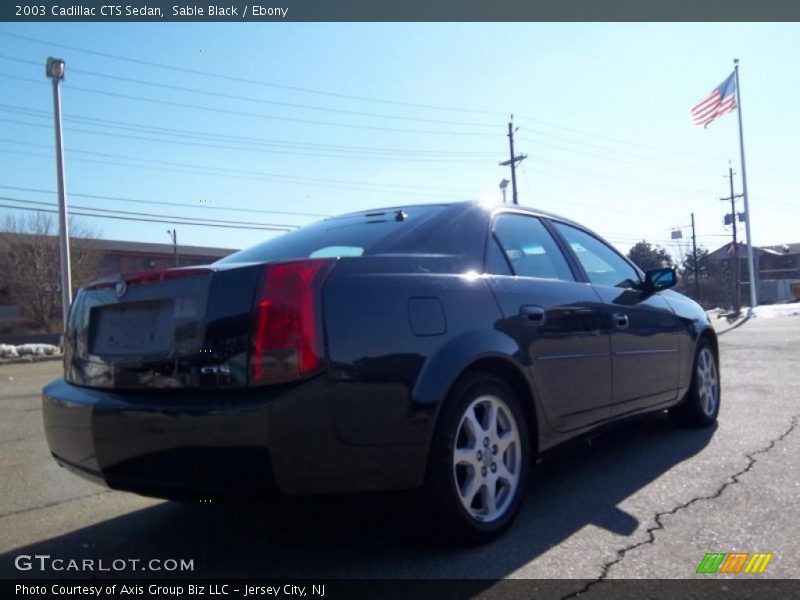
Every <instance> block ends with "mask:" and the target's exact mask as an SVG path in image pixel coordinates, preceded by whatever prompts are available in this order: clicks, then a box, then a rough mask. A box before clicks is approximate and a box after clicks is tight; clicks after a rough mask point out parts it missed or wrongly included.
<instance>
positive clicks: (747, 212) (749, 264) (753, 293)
mask: <svg viewBox="0 0 800 600" xmlns="http://www.w3.org/2000/svg"><path fill="white" fill-rule="evenodd" d="M733 64H734V65H735V67H734V71H735V73H736V113H737V114H738V115H739V154H740V156H741V161H742V198H743V199H744V214H745V216H746V219H745V221H744V227H745V233H746V234H747V267H748V270H749V273H750V309H749V310H748V311H747V316H748V317H752V316H753V310H754V309H755V307H756V305H757V302H758V301H757V297H756V275H755V266H754V264H753V237H752V235H751V234H750V205H749V202H748V196H747V169H746V168H745V165H744V134H743V133H742V96H741V93H740V92H739V59H738V58H734V59H733ZM733 218H734V219H735V218H736V215H733Z"/></svg>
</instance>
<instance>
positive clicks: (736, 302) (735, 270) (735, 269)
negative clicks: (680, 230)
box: [720, 167, 742, 314]
mask: <svg viewBox="0 0 800 600" xmlns="http://www.w3.org/2000/svg"><path fill="white" fill-rule="evenodd" d="M733 175H734V172H733V167H728V179H730V183H731V195H730V197H729V198H720V200H722V201H723V202H727V201H728V200H730V202H731V214H730V218H731V226H732V227H733V253H732V256H731V265H732V266H731V274H732V276H733V277H732V279H733V311H734V312H735V313H737V314H738V313H739V311H740V310H741V300H740V292H739V274H740V266H741V265H740V264H739V242H738V240H737V237H736V198H741V197H742V195H741V194H734V193H733ZM726 220H727V219H726ZM733 265H735V266H733Z"/></svg>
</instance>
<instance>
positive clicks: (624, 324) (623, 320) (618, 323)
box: [611, 312, 630, 329]
mask: <svg viewBox="0 0 800 600" xmlns="http://www.w3.org/2000/svg"><path fill="white" fill-rule="evenodd" d="M611 318H612V319H613V321H614V327H615V328H616V329H627V328H628V324H629V323H630V319H628V315H626V314H625V313H619V312H618V313H614V314H613V315H612V317H611Z"/></svg>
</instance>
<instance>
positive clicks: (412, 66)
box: [0, 23, 800, 252]
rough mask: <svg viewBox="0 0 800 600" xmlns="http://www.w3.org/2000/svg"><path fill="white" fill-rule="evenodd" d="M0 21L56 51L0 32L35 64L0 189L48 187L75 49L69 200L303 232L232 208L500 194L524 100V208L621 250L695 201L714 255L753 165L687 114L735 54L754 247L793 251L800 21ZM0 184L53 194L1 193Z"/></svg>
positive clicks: (112, 230)
mask: <svg viewBox="0 0 800 600" xmlns="http://www.w3.org/2000/svg"><path fill="white" fill-rule="evenodd" d="M0 31H3V32H9V33H13V34H18V35H23V36H28V37H31V38H36V39H40V40H45V41H46V42H47V43H46V44H42V43H34V42H31V41H24V40H21V39H16V38H13V37H8V36H4V35H0V55H3V56H6V57H12V58H16V59H21V60H22V61H33V63H34V64H28V63H27V62H18V61H9V60H7V59H2V58H0V74H1V75H2V76H0V82H1V83H0V104H2V106H0V119H2V120H0V139H2V141H0V150H2V152H0V185H3V186H19V187H27V188H34V189H44V190H54V189H55V164H54V160H53V152H54V151H53V134H52V128H51V124H52V102H51V94H50V89H49V87H48V84H47V83H46V80H45V77H44V62H45V58H46V57H47V56H48V55H54V56H59V57H62V58H64V59H65V60H66V61H67V79H66V81H65V82H64V85H63V112H64V116H65V119H66V120H65V127H66V129H65V132H64V134H65V144H66V148H67V153H66V156H67V184H68V191H69V192H74V193H77V194H94V195H99V196H117V197H125V198H133V199H143V200H152V201H166V202H176V203H182V204H186V205H187V206H180V207H172V206H160V205H146V204H136V203H131V202H123V201H120V200H110V199H99V198H86V197H79V196H77V195H76V196H71V197H70V202H71V204H73V205H80V206H94V207H99V208H107V209H114V210H121V211H138V212H144V213H152V214H157V213H160V214H166V215H182V216H192V217H204V218H213V219H222V220H234V221H258V222H264V223H279V224H282V223H288V224H297V225H301V224H305V223H308V222H310V221H311V220H313V217H304V216H298V215H280V214H264V213H248V212H236V211H229V210H227V209H228V208H230V207H237V208H250V209H258V210H275V211H291V212H304V213H323V214H334V213H339V212H344V211H351V210H357V209H366V208H370V207H378V206H386V205H394V204H404V203H421V202H431V201H438V200H445V201H446V200H454V199H474V198H497V199H499V198H500V191H499V189H498V183H499V181H500V180H501V179H502V178H503V177H509V173H508V170H507V169H505V168H503V167H500V166H498V164H497V163H498V162H499V161H501V160H504V159H506V158H507V157H508V147H507V138H506V136H505V133H506V123H507V116H508V113H510V112H513V113H514V114H515V121H516V124H517V125H518V126H519V131H518V133H517V135H518V141H517V147H518V150H519V151H520V152H524V153H526V154H528V159H527V160H526V161H524V162H523V163H522V167H521V169H520V170H519V178H518V183H519V189H520V193H521V202H522V203H524V204H529V205H532V206H536V207H539V208H542V209H545V210H550V211H553V212H557V213H560V214H563V215H566V216H568V217H571V218H573V219H575V220H578V221H580V222H582V223H584V224H586V225H588V226H590V227H592V228H594V229H595V230H596V231H598V232H599V233H601V234H602V235H604V236H606V237H607V238H608V239H610V240H612V241H613V242H614V243H615V244H616V245H617V246H619V247H621V248H622V249H627V248H628V247H629V246H630V245H631V244H632V243H633V242H634V241H636V240H638V239H642V238H645V239H647V240H649V241H652V242H655V243H660V244H662V245H669V244H670V240H669V238H670V235H669V232H670V228H672V227H675V226H686V225H688V223H689V215H690V213H691V212H692V211H693V212H694V213H695V218H696V221H697V227H698V233H699V236H700V243H701V245H703V246H705V247H708V248H716V247H717V246H719V245H721V244H722V243H724V242H725V241H726V239H727V238H726V237H724V236H726V235H727V234H728V231H727V229H726V228H724V227H723V225H722V216H723V213H724V212H725V210H726V209H727V208H728V206H727V205H725V204H724V203H722V202H720V201H719V198H720V197H723V196H726V195H728V180H727V178H726V175H727V169H728V160H729V159H731V160H732V164H733V167H734V169H735V170H736V171H737V172H739V171H741V168H740V164H739V146H738V137H737V136H738V130H737V123H736V113H730V114H728V115H726V116H724V117H722V118H721V119H720V120H719V121H716V122H714V123H712V124H711V126H710V127H709V128H708V129H707V130H703V129H702V128H697V127H694V126H692V125H691V124H690V121H689V109H690V107H691V106H692V105H693V104H694V103H695V102H697V101H698V100H700V99H701V98H702V97H703V96H705V95H706V94H708V93H709V91H710V90H711V89H712V88H713V87H715V86H716V85H717V84H719V83H720V82H721V81H722V80H723V79H724V78H725V77H726V76H727V75H728V74H729V73H730V72H731V70H732V59H733V58H734V57H738V58H739V59H740V60H741V77H742V102H743V110H744V113H743V116H744V127H745V142H746V150H747V161H748V162H747V167H748V180H749V192H750V201H751V208H752V223H753V233H754V242H755V244H757V245H762V244H777V243H785V242H798V241H800V232H798V224H800V218H799V217H800V210H799V209H798V207H799V206H800V200H798V197H797V193H796V190H797V187H798V185H797V179H796V172H795V171H796V167H795V164H794V163H795V162H796V160H797V157H798V149H799V146H800V143H799V142H798V140H800V125H799V124H798V123H800V121H799V119H798V114H799V113H798V108H797V107H798V106H800V81H799V80H798V78H797V77H796V76H795V72H796V65H797V64H798V59H799V58H800V56H799V55H800V52H799V51H800V26H798V25H797V24H702V23H701V24H686V25H682V24H680V25H679V24H658V23H656V24H600V23H597V24H446V23H439V24H437V23H434V24H371V23H369V24H368V23H364V24H359V23H356V24H337V23H330V24H303V23H294V24H291V23H290V24H221V23H220V24H188V23H181V24H152V25H149V24H103V25H97V24H9V23H5V24H0ZM60 44H61V45H60ZM63 45H69V46H74V47H76V48H80V49H84V50H90V51H93V52H99V53H109V54H113V55H118V56H122V57H129V58H136V59H140V60H143V61H151V62H157V63H163V64H167V65H171V66H175V67H181V68H185V69H194V70H198V71H204V72H208V73H216V74H223V75H227V76H229V77H233V78H244V79H248V80H254V81H258V82H264V83H270V84H278V85H279V86H289V87H296V88H308V89H311V90H318V91H321V92H325V93H324V94H320V93H309V92H306V91H298V90H293V89H286V88H282V87H276V86H267V85H259V84H257V83H248V82H244V81H234V80H230V79H227V80H226V79H221V78H215V77H209V76H205V75H198V74H192V73H189V72H186V71H179V70H167V69H162V68H156V67H153V66H147V65H143V64H137V63H133V62H126V61H120V60H115V59H112V58H109V57H105V56H101V55H98V54H92V53H86V52H80V51H78V50H77V49H75V48H73V49H69V48H66V47H64V46H63ZM80 71H85V72H80ZM87 72H92V73H96V74H98V75H99V76H98V75H92V74H89V73H87ZM8 75H13V76H15V77H22V78H27V79H33V80H34V82H27V81H23V80H20V79H14V78H9V77H8ZM104 75H106V76H109V75H113V76H117V77H126V78H132V79H137V80H142V81H147V82H152V83H158V84H166V85H171V86H178V87H183V88H191V89H193V90H201V91H204V92H210V93H212V94H201V93H197V92H193V91H187V90H176V89H171V88H167V87H158V86H152V85H144V84H142V83H134V82H129V81H120V80H115V79H111V78H108V77H106V76H104ZM78 88H84V89H83V90H82V89H78ZM87 89H88V90H95V91H94V92H90V91H85V90H87ZM98 92H106V94H101V93H98ZM109 93H110V94H116V95H110V94H109ZM214 94H217V95H214ZM335 94H341V95H345V96H359V97H365V98H371V99H381V100H386V101H390V102H375V101H369V100H365V99H354V98H345V97H340V96H336V95H335ZM226 95H227V96H237V97H236V98H231V97H225V96H226ZM130 96H137V97H140V99H133V98H130ZM141 98H149V99H152V100H158V101H160V103H159V102H149V101H145V100H143V99H141ZM248 98H249V99H248ZM164 102H167V103H180V104H187V105H196V106H203V107H206V108H208V109H212V110H202V109H198V108H190V107H186V106H183V107H179V106H173V105H170V104H164ZM280 103H287V104H295V105H304V106H302V107H301V106H286V105H282V104H280ZM395 103H411V104H424V105H435V106H438V107H449V108H448V109H442V108H423V107H415V106H407V105H404V104H395ZM9 106H10V107H12V109H11V110H9V109H8V107H9ZM13 107H24V108H27V109H29V110H32V111H34V112H29V111H22V112H20V111H19V110H17V109H14V108H13ZM453 109H459V110H453ZM225 111H228V112H225ZM337 111H350V112H337ZM470 111H474V112H470ZM351 112H354V113H358V114H350V113H351ZM240 113H251V114H250V115H246V114H240ZM367 113H371V114H367ZM376 114H377V115H378V116H374V115H376ZM269 117H274V118H269ZM87 119H89V120H88V121H87ZM91 119H98V120H107V121H112V122H116V123H118V124H120V125H122V126H124V127H125V128H126V129H112V128H110V127H108V126H107V124H104V123H103V122H102V121H91ZM286 119H290V120H286ZM291 119H295V120H294V121H293V120H291ZM306 121H318V122H317V123H309V122H306ZM319 122H324V124H323V123H319ZM22 123H25V124H22ZM342 125H345V126H342ZM157 128H172V129H174V130H180V131H179V132H178V136H176V135H174V132H173V133H172V134H167V133H165V132H164V130H163V129H157ZM395 130H399V131H395ZM117 133H119V134H124V135H127V136H132V137H118V136H116V135H114V134H117ZM109 134H110V135H109ZM198 134H202V136H200V137H198ZM205 134H211V137H210V138H209V137H207V136H205ZM220 136H232V137H231V138H223V137H220ZM134 138H137V139H134ZM159 140H160V141H159ZM14 142H24V143H25V144H31V145H20V144H19V143H14ZM175 142H179V143H175ZM268 144H269V145H268ZM220 146H223V147H220ZM326 146H332V147H326ZM372 148H376V149H378V150H371V149H372ZM23 153H33V154H37V155H43V156H31V155H29V154H23ZM92 153H96V154H92ZM104 155H114V156H104ZM87 159H88V160H89V161H95V162H86V161H87ZM170 163H171V164H170ZM175 163H181V164H183V165H192V166H189V167H187V166H179V165H176V164H175ZM151 167H155V168H151ZM736 191H737V193H738V192H740V191H741V180H740V179H739V176H738V175H737V176H736ZM0 195H2V196H8V197H15V198H21V199H27V200H36V201H52V202H55V196H53V195H47V194H42V193H38V192H30V191H19V190H13V189H8V188H0ZM0 203H5V204H8V202H7V201H6V202H0ZM29 206H31V205H29ZM8 210H9V209H5V208H0V212H2V211H8ZM76 210H77V209H76ZM739 210H742V208H741V204H740V207H739ZM84 221H85V222H87V223H91V224H93V225H95V226H96V227H98V228H99V229H100V230H101V232H102V236H103V237H106V238H112V239H128V240H141V241H153V242H162V243H166V242H168V241H169V239H168V237H167V234H166V230H167V229H168V228H171V227H172V225H170V224H161V223H136V222H129V221H114V220H107V219H89V218H84ZM175 227H177V229H178V236H179V242H180V243H187V244H196V245H209V246H222V247H232V248H239V247H244V246H248V245H251V244H253V243H255V242H257V241H259V240H261V239H264V238H265V237H266V236H269V235H273V234H271V233H269V232H262V231H248V230H235V229H221V228H208V227H196V226H190V225H186V224H177V225H175ZM688 234H689V230H688V228H684V236H687V237H688ZM669 249H670V250H671V251H673V252H674V251H675V248H674V246H672V245H669Z"/></svg>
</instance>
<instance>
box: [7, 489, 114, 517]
mask: <svg viewBox="0 0 800 600" xmlns="http://www.w3.org/2000/svg"><path fill="white" fill-rule="evenodd" d="M113 491H114V490H102V491H100V492H92V493H91V494H84V495H83V496H76V497H75V498H69V499H68V500H57V501H56V502H48V503H47V504H40V505H39V506H32V507H30V508H21V509H19V510H12V511H11V512H7V513H2V514H0V519H4V518H6V517H11V516H13V515H21V514H25V513H29V512H33V511H35V510H42V509H43V508H52V507H54V506H61V505H62V504H69V503H70V502H76V501H77V500H83V499H84V498H91V497H93V496H102V495H103V494H111V493H112V492H113Z"/></svg>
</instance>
